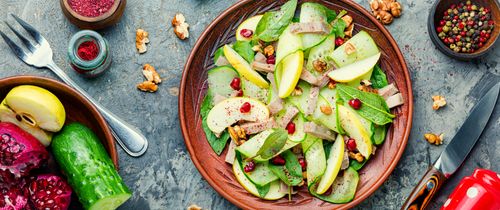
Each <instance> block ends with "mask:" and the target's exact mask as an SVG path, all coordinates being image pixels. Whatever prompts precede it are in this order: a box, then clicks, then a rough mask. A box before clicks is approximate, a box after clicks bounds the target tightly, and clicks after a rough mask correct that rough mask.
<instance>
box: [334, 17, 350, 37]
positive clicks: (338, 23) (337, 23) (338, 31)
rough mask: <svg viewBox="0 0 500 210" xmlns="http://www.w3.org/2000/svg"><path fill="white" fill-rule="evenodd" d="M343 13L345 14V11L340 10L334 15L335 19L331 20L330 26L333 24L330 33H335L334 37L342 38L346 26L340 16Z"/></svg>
mask: <svg viewBox="0 0 500 210" xmlns="http://www.w3.org/2000/svg"><path fill="white" fill-rule="evenodd" d="M345 14H347V11H345V10H342V11H340V12H339V14H338V15H337V16H336V17H335V19H334V20H333V22H332V26H333V29H332V34H335V36H336V37H342V38H344V31H345V28H346V27H347V24H346V23H345V21H344V20H342V19H341V18H342V16H344V15H345Z"/></svg>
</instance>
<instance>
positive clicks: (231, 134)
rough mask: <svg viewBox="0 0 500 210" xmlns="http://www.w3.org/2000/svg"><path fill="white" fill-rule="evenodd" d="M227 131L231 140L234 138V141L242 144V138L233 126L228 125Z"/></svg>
mask: <svg viewBox="0 0 500 210" xmlns="http://www.w3.org/2000/svg"><path fill="white" fill-rule="evenodd" d="M227 131H228V133H229V136H230V137H231V140H233V142H234V143H235V144H236V145H238V146H240V145H241V144H240V138H239V137H238V133H237V132H236V131H235V130H234V128H233V127H231V126H229V127H227Z"/></svg>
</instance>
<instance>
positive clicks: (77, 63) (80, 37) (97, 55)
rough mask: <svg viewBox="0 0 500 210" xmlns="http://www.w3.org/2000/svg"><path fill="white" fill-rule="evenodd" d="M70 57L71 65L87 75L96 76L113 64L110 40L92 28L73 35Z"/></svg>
mask: <svg viewBox="0 0 500 210" xmlns="http://www.w3.org/2000/svg"><path fill="white" fill-rule="evenodd" d="M68 57H69V60H70V63H71V67H72V68H73V69H74V70H75V71H76V72H78V73H79V74H81V75H83V76H85V77H96V76H98V75H100V74H102V73H104V72H105V71H106V70H107V69H109V67H110V66H111V54H110V51H109V46H108V42H107V41H106V39H104V37H102V36H101V35H100V34H99V33H97V32H95V31H91V30H83V31H80V32H78V33H76V34H75V35H73V37H72V38H71V40H70V42H69V47H68Z"/></svg>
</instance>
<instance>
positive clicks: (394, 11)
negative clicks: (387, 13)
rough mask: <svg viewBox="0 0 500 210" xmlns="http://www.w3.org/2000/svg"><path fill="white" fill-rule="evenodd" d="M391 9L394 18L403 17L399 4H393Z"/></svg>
mask: <svg viewBox="0 0 500 210" xmlns="http://www.w3.org/2000/svg"><path fill="white" fill-rule="evenodd" d="M389 8H391V14H392V16H394V17H399V16H401V4H400V3H399V2H392V3H391V4H390V6H389Z"/></svg>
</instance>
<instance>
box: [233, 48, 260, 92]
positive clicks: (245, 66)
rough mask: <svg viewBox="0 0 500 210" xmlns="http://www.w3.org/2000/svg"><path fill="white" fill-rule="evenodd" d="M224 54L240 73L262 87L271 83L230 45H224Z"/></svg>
mask: <svg viewBox="0 0 500 210" xmlns="http://www.w3.org/2000/svg"><path fill="white" fill-rule="evenodd" d="M224 56H226V59H227V60H228V61H229V63H230V64H231V65H232V66H233V67H234V68H235V69H236V71H238V73H239V74H240V75H241V76H243V77H245V78H246V79H248V80H249V81H250V82H253V83H254V84H256V85H257V86H259V87H260V88H264V89H266V88H269V83H268V82H267V81H266V80H265V79H264V78H263V77H262V76H261V75H260V74H259V73H258V72H257V71H255V70H254V69H252V66H251V65H250V64H249V63H248V62H247V61H246V60H245V59H244V58H243V57H241V55H239V54H238V53H237V52H236V51H235V50H234V49H233V48H231V47H230V46H229V45H225V46H224Z"/></svg>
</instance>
